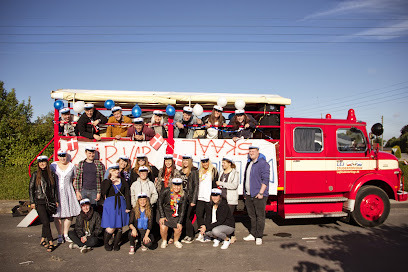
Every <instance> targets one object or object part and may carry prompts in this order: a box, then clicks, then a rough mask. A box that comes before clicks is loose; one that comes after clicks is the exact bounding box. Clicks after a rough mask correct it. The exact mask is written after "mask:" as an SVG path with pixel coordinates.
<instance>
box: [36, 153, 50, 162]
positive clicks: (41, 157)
mask: <svg viewBox="0 0 408 272" xmlns="http://www.w3.org/2000/svg"><path fill="white" fill-rule="evenodd" d="M37 161H38V162H41V161H48V157H47V156H45V155H41V156H38V157H37Z"/></svg>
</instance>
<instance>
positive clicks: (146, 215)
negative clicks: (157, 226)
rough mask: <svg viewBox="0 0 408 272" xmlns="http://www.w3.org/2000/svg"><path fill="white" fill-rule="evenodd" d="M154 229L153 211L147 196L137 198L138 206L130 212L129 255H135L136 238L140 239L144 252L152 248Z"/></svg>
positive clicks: (141, 194)
mask: <svg viewBox="0 0 408 272" xmlns="http://www.w3.org/2000/svg"><path fill="white" fill-rule="evenodd" d="M152 228H153V210H152V206H151V205H150V200H149V198H148V197H147V194H145V193H140V194H139V195H138V196H137V202H136V205H135V206H134V207H133V209H132V211H131V212H130V218H129V230H130V231H129V242H130V250H129V254H130V255H133V254H135V246H136V238H138V240H139V243H140V247H141V249H142V251H146V250H147V249H148V248H150V247H151V246H152V241H153V237H152V235H151V234H150V232H151V231H152Z"/></svg>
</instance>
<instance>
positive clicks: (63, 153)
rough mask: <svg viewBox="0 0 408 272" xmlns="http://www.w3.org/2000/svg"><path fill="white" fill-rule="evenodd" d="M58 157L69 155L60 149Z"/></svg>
mask: <svg viewBox="0 0 408 272" xmlns="http://www.w3.org/2000/svg"><path fill="white" fill-rule="evenodd" d="M57 155H58V156H59V155H67V151H65V150H62V149H59V150H58V151H57Z"/></svg>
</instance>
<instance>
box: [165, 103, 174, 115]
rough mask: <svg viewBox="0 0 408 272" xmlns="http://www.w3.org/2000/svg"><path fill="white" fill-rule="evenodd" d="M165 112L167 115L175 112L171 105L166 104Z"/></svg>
mask: <svg viewBox="0 0 408 272" xmlns="http://www.w3.org/2000/svg"><path fill="white" fill-rule="evenodd" d="M166 113H167V115H168V116H174V115H175V114H176V109H175V108H174V107H173V106H172V105H167V107H166Z"/></svg>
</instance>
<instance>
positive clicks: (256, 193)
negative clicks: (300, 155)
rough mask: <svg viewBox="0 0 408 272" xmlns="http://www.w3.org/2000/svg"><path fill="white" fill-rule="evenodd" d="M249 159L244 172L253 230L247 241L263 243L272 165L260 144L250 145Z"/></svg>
mask: <svg viewBox="0 0 408 272" xmlns="http://www.w3.org/2000/svg"><path fill="white" fill-rule="evenodd" d="M249 159H250V160H249V161H248V163H247V165H246V169H245V174H244V196H245V207H246V209H247V212H248V216H249V218H250V219H251V230H250V233H249V235H248V236H246V237H244V240H245V241H254V240H256V245H262V236H263V232H264V228H265V207H266V201H267V200H268V196H269V176H270V166H269V164H268V163H267V162H266V160H265V157H264V156H263V155H262V154H260V153H259V146H255V145H252V146H250V147H249Z"/></svg>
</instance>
